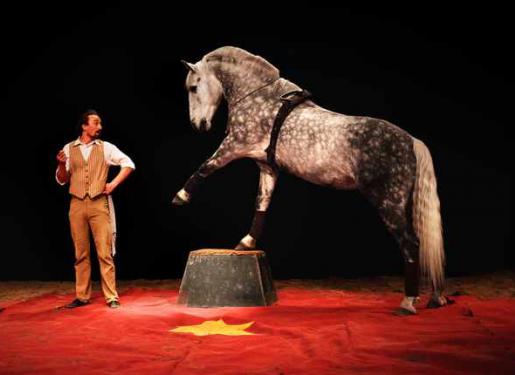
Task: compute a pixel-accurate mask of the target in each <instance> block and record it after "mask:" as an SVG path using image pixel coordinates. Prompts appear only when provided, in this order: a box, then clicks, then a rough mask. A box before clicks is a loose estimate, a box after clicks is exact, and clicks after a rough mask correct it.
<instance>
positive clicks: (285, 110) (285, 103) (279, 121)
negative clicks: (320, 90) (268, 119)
mask: <svg viewBox="0 0 515 375" xmlns="http://www.w3.org/2000/svg"><path fill="white" fill-rule="evenodd" d="M309 98H311V93H310V92H309V91H307V90H295V91H290V92H287V93H286V94H283V95H281V97H280V100H281V102H282V105H281V108H279V111H278V112H277V115H276V116H275V119H274V126H273V127H272V133H271V134H270V144H269V145H268V147H267V148H266V150H265V151H266V160H267V162H268V164H269V165H270V166H271V167H272V168H273V169H274V170H277V169H278V167H277V164H276V162H275V148H276V146H277V138H278V137H279V132H280V131H281V127H282V125H283V123H284V121H285V120H286V117H288V115H289V114H290V112H291V111H293V109H295V107H296V106H298V105H299V104H301V103H303V102H304V101H306V100H307V99H309Z"/></svg>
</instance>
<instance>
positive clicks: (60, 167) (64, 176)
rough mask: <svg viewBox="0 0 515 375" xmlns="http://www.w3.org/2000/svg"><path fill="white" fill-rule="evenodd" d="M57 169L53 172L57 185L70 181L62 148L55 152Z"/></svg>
mask: <svg viewBox="0 0 515 375" xmlns="http://www.w3.org/2000/svg"><path fill="white" fill-rule="evenodd" d="M56 158H57V171H56V172H55V178H56V180H57V183H58V184H59V185H64V184H66V183H68V182H69V181H70V175H69V174H68V171H67V168H66V163H67V159H68V158H67V157H66V154H65V152H64V150H61V151H59V153H58V154H57V157H56Z"/></svg>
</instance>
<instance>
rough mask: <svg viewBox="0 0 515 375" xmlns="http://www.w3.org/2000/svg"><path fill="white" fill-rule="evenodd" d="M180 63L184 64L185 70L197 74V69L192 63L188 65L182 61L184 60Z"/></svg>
mask: <svg viewBox="0 0 515 375" xmlns="http://www.w3.org/2000/svg"><path fill="white" fill-rule="evenodd" d="M181 62H182V63H183V64H184V66H185V67H186V68H188V70H191V71H192V72H197V68H196V67H195V65H193V64H192V63H189V62H187V61H184V60H181Z"/></svg>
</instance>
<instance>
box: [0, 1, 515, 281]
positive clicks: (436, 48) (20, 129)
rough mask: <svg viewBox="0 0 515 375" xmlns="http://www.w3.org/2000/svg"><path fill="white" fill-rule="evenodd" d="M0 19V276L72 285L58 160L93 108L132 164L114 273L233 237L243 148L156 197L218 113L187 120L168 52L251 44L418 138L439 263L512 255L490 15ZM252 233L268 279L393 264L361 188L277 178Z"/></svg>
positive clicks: (479, 11) (236, 13)
mask: <svg viewBox="0 0 515 375" xmlns="http://www.w3.org/2000/svg"><path fill="white" fill-rule="evenodd" d="M2 13H3V17H2V18H3V19H4V20H3V22H2V35H3V37H2V38H3V39H4V42H3V46H2V50H3V51H2V55H3V58H2V61H3V66H4V67H3V68H2V70H3V75H4V77H3V81H4V82H6V83H5V85H6V86H7V98H6V100H5V101H4V103H5V104H6V106H5V108H4V111H3V112H2V124H1V129H2V130H3V132H2V135H3V137H2V139H1V144H0V149H1V150H2V154H1V157H2V159H1V160H2V162H1V166H2V167H1V168H2V169H1V179H2V183H1V186H2V204H1V205H2V208H1V212H0V228H1V231H2V238H1V252H0V279H3V280H10V279H41V280H72V279H73V277H74V271H73V249H72V243H71V238H70V235H69V227H68V217H67V210H68V200H69V198H68V195H67V191H66V188H62V187H60V186H58V185H57V184H56V182H55V179H54V172H55V167H56V160H55V156H56V154H57V152H58V151H59V150H60V149H61V148H62V146H63V145H64V144H65V143H66V142H69V141H71V140H72V139H74V138H75V137H76V136H77V133H76V129H75V126H76V122H77V119H78V116H79V114H80V113H81V112H82V111H83V110H85V109H87V108H90V107H92V108H95V109H97V110H98V111H99V112H100V114H101V116H102V118H103V123H104V134H103V138H104V139H106V140H108V141H111V142H112V143H114V144H116V145H117V146H119V147H120V149H122V150H123V151H124V152H126V153H127V154H128V155H129V156H130V157H131V158H132V159H133V160H134V161H135V163H136V168H137V169H136V172H135V173H134V174H133V175H132V176H131V177H130V178H129V180H127V181H126V183H125V184H124V185H122V186H120V187H119V188H118V190H117V191H115V194H114V200H115V204H116V208H117V219H118V231H119V238H118V255H117V277H118V278H120V279H133V278H178V277H180V276H181V275H182V271H183V268H184V265H185V261H186V258H187V255H188V252H189V251H190V250H194V249H198V248H203V247H232V246H234V245H235V244H236V243H237V242H238V241H239V240H240V238H242V237H243V236H244V235H245V234H246V233H247V232H248V229H249V226H250V223H251V220H252V215H253V212H254V202H255V195H256V192H257V183H258V169H257V166H256V165H255V164H254V162H252V161H251V160H239V161H236V162H234V163H232V164H230V165H228V166H227V167H226V168H225V169H223V170H221V171H219V172H217V173H216V174H214V175H213V176H211V177H210V178H209V179H208V180H207V181H206V184H205V185H204V187H203V189H202V190H201V192H200V193H199V194H198V195H197V196H196V197H195V199H194V201H193V202H192V203H191V205H189V206H185V207H180V208H176V207H172V206H171V205H170V202H171V199H172V197H173V195H174V194H175V193H176V192H177V191H178V190H179V189H180V188H181V187H182V185H183V184H184V182H185V181H186V179H187V178H188V177H189V176H190V175H191V174H192V173H193V172H194V171H195V170H196V168H197V167H198V166H199V165H200V164H201V163H202V162H203V161H204V160H205V159H206V158H207V157H208V156H210V155H211V154H212V153H213V152H214V150H215V149H216V147H217V146H218V144H219V143H220V142H221V140H222V139H223V135H224V129H225V116H226V114H227V112H226V108H225V107H224V106H222V107H221V108H220V110H219V111H218V113H217V115H216V116H215V119H214V124H213V129H212V131H211V132H210V133H207V134H200V135H199V134H197V133H195V132H194V131H193V129H192V128H191V126H190V125H189V118H188V107H187V106H188V103H187V96H186V92H185V91H184V79H185V76H186V71H185V69H184V67H183V66H182V65H181V64H180V62H179V60H180V59H186V60H188V61H191V62H196V61H198V60H199V59H200V58H201V57H202V56H203V55H204V54H206V53H208V52H210V51H211V50H213V49H215V48H218V47H220V46H223V45H234V46H238V47H242V48H244V49H247V50H248V51H250V52H252V53H255V54H258V55H260V56H263V57H264V58H266V59H267V60H268V61H270V62H271V63H272V64H274V65H275V66H277V67H278V68H279V69H280V70H281V75H282V76H283V77H285V78H287V79H289V80H291V81H293V82H295V83H297V84H299V85H300V86H301V87H303V88H306V89H308V90H310V91H311V92H312V93H313V94H314V96H315V101H316V102H317V103H318V104H319V105H321V106H323V107H325V108H328V109H331V110H334V111H337V112H341V113H345V114H349V115H367V116H372V117H379V118H383V119H386V120H388V121H391V122H393V123H395V124H397V125H399V126H400V127H402V128H404V129H405V130H407V131H408V132H410V133H411V134H412V135H413V136H415V137H417V138H420V139H422V140H423V141H424V142H425V143H426V144H427V145H428V147H429V148H430V150H431V151H432V154H433V159H434V164H435V169H436V173H437V178H438V183H439V193H440V199H441V203H442V216H443V223H444V234H445V246H446V252H447V273H448V275H451V276H456V275H470V274H475V273H482V272H491V271H495V270H501V269H508V268H512V267H513V266H514V265H515V257H514V255H513V244H512V242H513V239H512V234H511V223H510V220H511V219H510V216H511V199H512V193H511V190H510V185H511V177H512V172H511V159H512V157H511V153H512V150H511V145H512V138H511V136H509V135H508V128H509V127H510V126H512V124H513V118H512V116H510V115H509V113H511V109H512V105H513V104H512V98H513V84H512V81H509V80H508V79H509V78H508V74H509V73H510V70H511V68H512V65H510V62H509V61H508V56H507V55H508V51H509V50H510V49H512V48H513V45H512V44H513V43H512V40H511V38H510V35H509V33H508V30H509V22H508V13H507V11H506V10H505V9H500V8H495V7H494V6H493V5H492V6H491V7H490V8H487V9H485V8H480V7H476V8H471V7H470V5H467V7H466V8H465V7H464V8H461V7H458V6H455V7H454V8H449V7H448V6H443V5H442V6H441V7H438V6H434V7H429V6H428V5H422V6H421V5H417V6H416V7H415V6H412V7H409V6H408V7H403V8H400V7H399V8H398V9H395V8H392V7H388V8H386V7H383V8H374V7H371V6H370V7H366V6H363V7H358V6H349V7H343V6H342V7H335V6H322V5H321V3H320V2H311V3H307V2H282V3H279V2H275V3H264V2H252V3H243V2H240V3H234V4H229V3H218V4H216V7H215V6H212V7H209V8H204V7H203V6H201V5H199V4H197V3H193V2H192V3H191V4H188V3H187V2H183V3H181V4H175V5H172V4H171V3H170V4H169V5H166V6H164V5H156V4H152V3H147V2H145V3H144V4H143V2H140V3H139V4H134V3H127V2H124V3H105V2H102V3H95V2H80V3H77V4H74V5H70V4H67V5H57V4H53V5H48V4H44V5H43V4H39V5H31V4H28V3H20V4H19V5H16V6H9V7H8V8H4V10H3V12H2ZM260 244H261V248H263V249H264V250H266V251H267V253H268V256H269V258H270V261H271V265H272V271H273V274H274V276H275V277H276V278H304V277H311V278H317V277H331V276H335V277H359V276H374V275H386V274H400V273H401V264H402V261H401V256H400V252H399V250H398V248H397V245H396V243H395V242H394V240H393V238H391V237H390V235H389V234H388V233H387V232H386V229H385V228H384V226H383V224H382V223H381V222H380V219H379V217H378V216H377V213H376V212H375V210H374V209H373V208H372V207H371V206H370V205H369V204H368V202H366V201H365V199H364V198H363V197H362V196H361V195H360V194H359V193H357V192H348V191H347V192H342V191H333V190H329V189H327V188H322V187H319V186H315V185H311V184H309V183H307V182H305V181H303V180H300V179H298V178H296V177H293V176H290V175H286V174H282V175H281V177H280V179H279V182H278V185H277V188H276V191H275V194H274V197H273V200H272V204H271V206H270V209H269V215H268V219H267V227H266V229H265V233H264V236H263V238H262V240H261V242H260ZM97 268H98V267H97ZM97 271H98V270H97V269H95V270H94V272H95V277H97V274H98V273H97Z"/></svg>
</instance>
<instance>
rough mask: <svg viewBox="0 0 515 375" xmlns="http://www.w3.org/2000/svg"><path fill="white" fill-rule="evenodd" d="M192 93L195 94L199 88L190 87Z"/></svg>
mask: <svg viewBox="0 0 515 375" xmlns="http://www.w3.org/2000/svg"><path fill="white" fill-rule="evenodd" d="M190 91H191V92H192V93H194V94H195V93H196V92H197V86H190Z"/></svg>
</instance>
